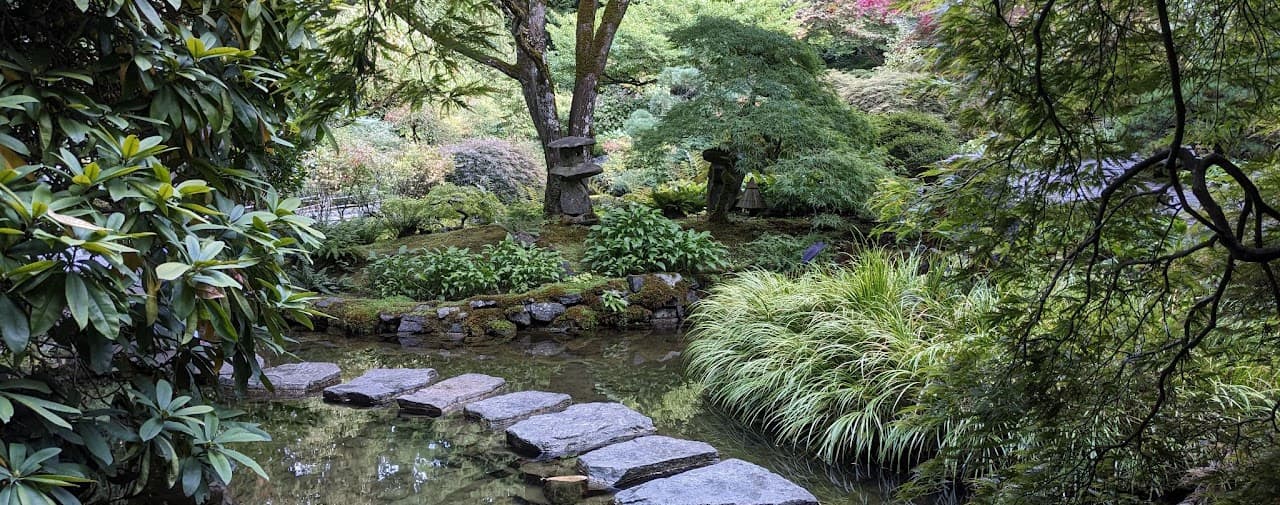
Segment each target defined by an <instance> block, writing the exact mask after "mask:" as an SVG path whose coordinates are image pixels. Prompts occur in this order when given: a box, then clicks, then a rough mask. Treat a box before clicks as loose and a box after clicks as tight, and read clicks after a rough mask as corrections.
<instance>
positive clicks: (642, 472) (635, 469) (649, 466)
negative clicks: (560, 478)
mask: <svg viewBox="0 0 1280 505" xmlns="http://www.w3.org/2000/svg"><path fill="white" fill-rule="evenodd" d="M718 461H720V453H719V452H718V451H716V448H715V447H712V446H711V444H708V443H706V442H697V441H693V440H681V439H678V438H671V437H663V436H652V437H640V438H637V439H635V440H628V441H626V442H620V443H617V444H613V445H610V446H607V447H603V448H600V449H596V450H594V451H591V452H588V453H586V454H583V455H582V456H579V457H578V471H579V472H581V473H583V474H585V475H586V476H587V478H588V479H589V485H590V486H591V488H592V489H594V490H615V489H625V488H629V487H632V486H635V485H636V484H641V483H644V482H648V481H651V480H653V479H660V478H662V477H670V476H672V475H675V474H677V473H680V472H684V471H686V470H692V469H694V468H699V467H703V466H707V465H710V464H714V463H716V462H718Z"/></svg>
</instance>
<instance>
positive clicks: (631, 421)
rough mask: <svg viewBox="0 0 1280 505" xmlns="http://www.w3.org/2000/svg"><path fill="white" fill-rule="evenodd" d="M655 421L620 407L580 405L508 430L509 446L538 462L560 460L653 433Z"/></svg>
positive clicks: (518, 424)
mask: <svg viewBox="0 0 1280 505" xmlns="http://www.w3.org/2000/svg"><path fill="white" fill-rule="evenodd" d="M654 431H655V430H654V428H653V420H652V419H649V418H648V417H645V416H644V415H643V414H641V413H639V412H636V411H634V410H631V409H629V408H627V407H626V406H625V405H623V404H621V403H580V404H577V405H573V406H571V407H569V408H567V409H565V410H564V411H563V412H556V413H554V414H542V415H540V416H533V417H530V418H528V419H525V420H523V421H520V422H518V423H516V424H515V425H513V426H511V427H510V428H507V444H509V445H511V447H512V448H514V449H515V450H517V451H520V452H524V453H529V454H533V455H536V456H537V457H538V458H539V459H551V458H560V457H564V456H572V455H574V454H579V453H583V452H586V451H590V450H592V449H599V448H601V447H604V446H606V445H610V444H616V443H618V442H623V441H626V440H631V439H633V438H636V437H642V436H645V435H652V434H653V433H654Z"/></svg>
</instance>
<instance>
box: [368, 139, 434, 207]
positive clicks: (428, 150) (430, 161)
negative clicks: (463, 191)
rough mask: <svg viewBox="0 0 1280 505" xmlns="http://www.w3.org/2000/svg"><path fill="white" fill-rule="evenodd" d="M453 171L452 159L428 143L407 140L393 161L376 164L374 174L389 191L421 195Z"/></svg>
mask: <svg viewBox="0 0 1280 505" xmlns="http://www.w3.org/2000/svg"><path fill="white" fill-rule="evenodd" d="M452 171H453V160H452V158H450V157H449V156H446V155H444V154H443V153H441V152H440V150H438V149H436V148H434V147H431V146H429V145H426V144H406V145H405V147H404V148H403V149H401V150H400V151H399V152H398V155H397V156H396V157H395V159H394V160H392V161H391V162H390V163H386V164H384V165H382V166H378V167H375V173H374V176H375V177H376V178H377V179H378V184H379V186H381V187H382V190H383V191H384V192H387V193H391V194H393V195H396V196H402V197H406V198H422V197H424V196H426V195H427V193H429V192H430V191H431V189H432V188H434V187H436V186H437V185H439V184H440V183H442V182H444V180H445V177H447V176H448V175H449V173H450V172H452Z"/></svg>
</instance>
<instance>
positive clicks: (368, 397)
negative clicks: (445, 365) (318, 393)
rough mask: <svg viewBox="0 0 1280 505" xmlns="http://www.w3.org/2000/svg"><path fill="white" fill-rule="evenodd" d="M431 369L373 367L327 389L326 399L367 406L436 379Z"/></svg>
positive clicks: (421, 386) (416, 388)
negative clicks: (349, 380) (348, 380)
mask: <svg viewBox="0 0 1280 505" xmlns="http://www.w3.org/2000/svg"><path fill="white" fill-rule="evenodd" d="M436 377H437V374H436V371H435V369H432V368H374V369H372V370H369V371H367V372H365V373H364V375H361V376H359V377H356V378H355V379H354V380H352V381H351V382H348V383H345V384H338V385H336V386H330V387H327V388H325V390H324V401H327V402H334V403H346V404H351V405H356V406H362V407H368V406H372V405H378V404H380V403H383V402H386V401H387V400H390V399H391V398H392V397H394V396H396V395H400V394H404V393H406V392H409V391H415V390H418V389H421V388H423V387H426V386H427V385H428V384H431V383H432V382H435V380H436Z"/></svg>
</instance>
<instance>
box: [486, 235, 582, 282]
mask: <svg viewBox="0 0 1280 505" xmlns="http://www.w3.org/2000/svg"><path fill="white" fill-rule="evenodd" d="M484 254H485V256H488V261H489V264H490V265H491V268H492V270H493V273H494V276H495V278H496V280H497V282H496V285H497V288H498V289H499V290H501V291H506V292H509V293H523V292H525V291H529V290H531V289H533V288H536V287H538V286H541V285H543V284H546V283H549V282H556V281H559V280H560V279H562V278H563V277H564V273H565V272H564V267H563V266H562V265H563V263H564V257H562V256H560V253H559V252H557V251H554V250H551V249H542V248H538V247H534V246H533V245H531V244H524V243H523V242H520V241H518V240H516V239H515V238H513V237H511V236H510V235H508V236H507V238H506V240H503V241H502V242H500V243H498V245H496V246H495V245H488V246H485V248H484Z"/></svg>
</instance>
